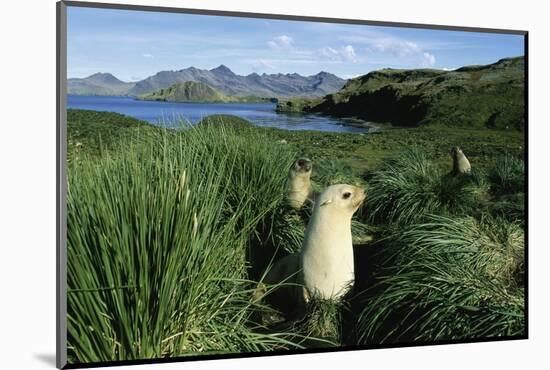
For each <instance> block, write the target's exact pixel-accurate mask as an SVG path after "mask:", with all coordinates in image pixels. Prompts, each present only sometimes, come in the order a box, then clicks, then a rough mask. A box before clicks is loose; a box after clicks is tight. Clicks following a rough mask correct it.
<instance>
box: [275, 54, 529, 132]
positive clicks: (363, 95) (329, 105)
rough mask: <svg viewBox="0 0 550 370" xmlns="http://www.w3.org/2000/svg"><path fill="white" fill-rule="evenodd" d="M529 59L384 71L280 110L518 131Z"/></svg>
mask: <svg viewBox="0 0 550 370" xmlns="http://www.w3.org/2000/svg"><path fill="white" fill-rule="evenodd" d="M524 70H525V64H524V58H523V57H517V58H508V59H502V60H500V61H498V62H497V63H494V64H490V65H486V66H469V67H463V68H459V69H457V70H454V71H443V70H435V69H413V70H399V69H389V68H388V69H382V70H379V71H374V72H370V73H368V74H366V75H364V76H361V77H357V78H354V79H351V80H349V81H348V82H347V83H346V85H345V86H344V87H343V88H342V90H340V91H339V92H337V93H335V94H329V95H326V96H325V97H324V98H322V99H321V100H319V99H315V100H311V101H304V99H303V98H299V99H293V100H289V101H282V102H280V103H279V104H278V107H277V108H278V111H280V112H294V113H295V112H306V113H323V114H329V115H334V116H340V117H358V118H363V119H366V120H369V121H374V122H390V123H392V124H395V125H399V126H418V125H426V124H439V125H446V126H453V127H476V128H498V129H514V130H519V129H522V128H523V125H524V121H523V117H524Z"/></svg>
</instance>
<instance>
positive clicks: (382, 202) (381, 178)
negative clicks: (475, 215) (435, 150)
mask: <svg viewBox="0 0 550 370" xmlns="http://www.w3.org/2000/svg"><path fill="white" fill-rule="evenodd" d="M368 183H369V191H368V197H367V201H366V203H367V210H368V212H369V213H370V217H371V218H372V219H373V220H376V221H377V222H382V223H394V222H395V223H400V224H410V223H413V222H417V221H419V220H421V219H423V218H424V217H425V216H426V215H428V214H431V213H438V214H439V213H441V214H464V213H467V212H469V211H472V210H473V209H475V208H477V207H478V206H479V205H480V203H481V201H482V200H483V197H484V194H485V191H486V187H487V185H486V184H485V182H484V180H483V177H482V175H480V174H476V173H474V174H473V175H472V176H451V175H449V174H445V173H444V172H443V171H441V170H440V168H439V167H438V166H436V165H435V164H434V163H433V162H432V161H431V160H429V159H428V157H427V156H426V154H425V153H423V152H421V151H419V150H417V149H412V150H406V151H405V152H402V153H400V154H398V155H397V156H394V157H391V158H389V159H387V160H386V161H385V162H384V163H383V164H382V166H381V167H380V168H379V169H378V170H376V171H373V173H372V175H371V178H370V179H369V181H368Z"/></svg>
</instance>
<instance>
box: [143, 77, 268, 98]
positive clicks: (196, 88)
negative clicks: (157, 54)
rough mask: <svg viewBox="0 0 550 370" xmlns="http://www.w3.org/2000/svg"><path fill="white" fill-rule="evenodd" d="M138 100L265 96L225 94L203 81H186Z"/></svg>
mask: <svg viewBox="0 0 550 370" xmlns="http://www.w3.org/2000/svg"><path fill="white" fill-rule="evenodd" d="M138 99H140V100H155V101H168V102H188V103H240V102H243V103H244V102H263V101H267V99H265V98H257V97H248V96H247V97H237V96H227V95H225V94H223V93H221V92H220V91H218V90H216V89H214V88H213V87H211V86H209V85H208V84H205V83H203V82H194V81H186V82H180V83H177V84H174V85H171V86H169V87H167V88H165V89H158V90H155V91H153V92H152V93H149V94H144V95H140V96H138Z"/></svg>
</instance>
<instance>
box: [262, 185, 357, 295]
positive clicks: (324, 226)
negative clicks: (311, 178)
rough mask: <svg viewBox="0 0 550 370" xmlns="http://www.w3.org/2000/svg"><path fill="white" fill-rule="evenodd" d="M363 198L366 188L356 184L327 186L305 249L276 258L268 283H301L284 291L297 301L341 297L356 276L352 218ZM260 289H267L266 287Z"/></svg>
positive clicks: (316, 205) (315, 210)
mask: <svg viewBox="0 0 550 370" xmlns="http://www.w3.org/2000/svg"><path fill="white" fill-rule="evenodd" d="M364 199H365V192H364V190H363V189H361V188H359V187H356V186H352V185H346V184H338V185H332V186H329V187H328V188H326V189H325V191H323V192H322V193H321V194H320V195H319V197H318V198H317V199H316V200H315V205H314V208H313V214H312V216H311V219H310V221H309V223H308V226H307V229H306V233H305V238H304V242H303V244H302V250H301V251H300V252H299V253H294V254H291V255H289V256H286V257H284V258H283V259H281V260H279V261H277V262H276V263H275V264H274V266H273V267H272V268H271V269H270V271H269V272H268V273H267V275H266V277H265V280H264V281H265V283H267V284H279V283H281V282H282V283H293V284H298V285H295V286H293V287H288V288H286V293H285V294H286V297H289V295H290V297H291V299H292V300H294V299H297V300H295V301H294V302H295V304H299V303H301V302H308V301H309V300H310V297H316V298H322V299H338V298H340V297H342V296H343V295H344V294H345V293H346V292H347V291H348V290H349V289H350V288H351V286H352V284H353V281H354V278H355V273H354V265H353V245H352V237H351V218H352V216H353V214H354V213H355V211H357V209H358V208H359V206H360V205H361V203H362V202H363V200H364ZM301 286H302V287H301ZM261 290H262V291H263V292H265V287H262V288H261ZM287 299H288V298H287Z"/></svg>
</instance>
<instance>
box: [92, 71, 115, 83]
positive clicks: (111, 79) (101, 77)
mask: <svg viewBox="0 0 550 370" xmlns="http://www.w3.org/2000/svg"><path fill="white" fill-rule="evenodd" d="M86 79H87V80H90V81H95V82H102V83H110V84H113V83H115V84H121V83H124V82H123V81H121V80H119V79H118V78H116V77H115V76H113V75H112V74H111V73H105V72H97V73H94V74H93V75H90V76H88V77H86Z"/></svg>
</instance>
